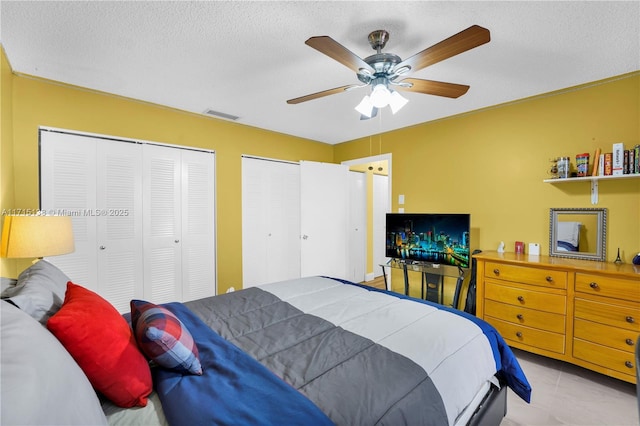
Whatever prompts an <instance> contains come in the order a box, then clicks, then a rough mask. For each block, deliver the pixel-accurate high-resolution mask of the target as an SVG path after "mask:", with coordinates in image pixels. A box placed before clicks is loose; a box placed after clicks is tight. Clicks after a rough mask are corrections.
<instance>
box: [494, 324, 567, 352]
mask: <svg viewBox="0 0 640 426" xmlns="http://www.w3.org/2000/svg"><path fill="white" fill-rule="evenodd" d="M485 319H486V320H487V322H489V323H490V324H491V325H493V326H494V327H495V328H496V330H498V332H499V333H500V334H501V335H502V337H504V338H505V340H506V341H507V343H508V342H509V341H513V342H518V343H522V344H524V345H528V346H532V347H535V348H540V349H545V350H548V351H552V352H557V353H564V334H558V333H551V332H549V331H543V330H538V329H535V328H530V327H525V326H522V325H517V324H513V323H510V322H506V321H502V320H499V319H497V318H492V317H489V316H487V317H486V318H485Z"/></svg>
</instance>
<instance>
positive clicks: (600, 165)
mask: <svg viewBox="0 0 640 426" xmlns="http://www.w3.org/2000/svg"><path fill="white" fill-rule="evenodd" d="M604 155H605V154H600V156H599V158H598V176H604Z"/></svg>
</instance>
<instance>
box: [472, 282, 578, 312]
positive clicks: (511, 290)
mask: <svg viewBox="0 0 640 426" xmlns="http://www.w3.org/2000/svg"><path fill="white" fill-rule="evenodd" d="M484 295H485V298H486V299H490V300H495V301H496V302H501V303H507V304H509V305H514V306H520V307H523V308H529V309H536V310H538V311H544V312H552V313H556V314H561V315H565V314H566V304H567V303H566V296H563V295H560V294H549V293H543V292H541V291H534V290H528V289H524V288H520V287H511V286H507V285H503V284H501V283H498V282H494V281H487V282H486V283H485V290H484Z"/></svg>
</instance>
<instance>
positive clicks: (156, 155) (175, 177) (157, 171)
mask: <svg viewBox="0 0 640 426" xmlns="http://www.w3.org/2000/svg"><path fill="white" fill-rule="evenodd" d="M181 163H182V162H181V151H180V150H178V149H171V148H167V147H162V146H157V145H144V146H143V209H144V218H145V220H144V223H143V239H144V293H145V295H146V298H147V299H148V300H149V301H151V302H153V303H166V302H171V301H176V300H182V288H181V282H182V248H181V244H182V242H181V238H182V220H181V208H180V202H181V194H180V192H181V179H182V166H181Z"/></svg>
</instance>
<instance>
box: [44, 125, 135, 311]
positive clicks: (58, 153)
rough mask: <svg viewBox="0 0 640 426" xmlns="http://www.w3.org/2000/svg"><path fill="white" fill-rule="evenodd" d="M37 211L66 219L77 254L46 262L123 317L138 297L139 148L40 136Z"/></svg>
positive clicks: (67, 136)
mask: <svg viewBox="0 0 640 426" xmlns="http://www.w3.org/2000/svg"><path fill="white" fill-rule="evenodd" d="M40 155H41V157H40V158H41V174H42V175H41V178H40V181H41V187H40V191H41V208H42V209H43V210H46V211H48V212H50V213H53V214H61V215H71V216H72V222H73V233H74V240H75V251H74V252H73V253H70V254H68V255H64V256H53V257H50V258H47V260H48V261H49V262H51V263H53V264H54V265H56V266H58V267H59V268H60V269H61V270H62V271H64V272H65V274H67V276H68V277H69V278H70V279H71V280H72V281H73V282H75V283H76V284H79V285H82V286H84V287H86V288H88V289H90V290H92V291H95V292H97V293H98V294H100V295H101V296H102V297H104V298H105V299H107V300H108V301H109V302H110V303H111V304H113V305H114V306H115V307H116V309H118V310H119V311H120V312H125V311H128V310H129V301H130V300H131V299H132V298H134V297H142V171H141V168H140V164H141V161H142V147H141V146H140V145H138V144H134V143H123V142H115V141H111V140H106V139H100V138H95V137H91V136H81V135H72V134H68V133H59V132H51V131H42V132H41V154H40Z"/></svg>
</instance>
